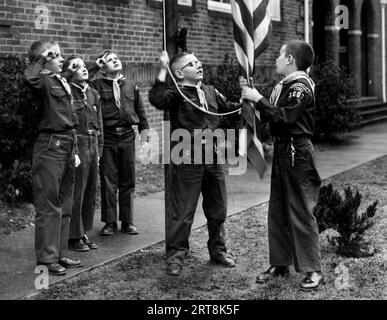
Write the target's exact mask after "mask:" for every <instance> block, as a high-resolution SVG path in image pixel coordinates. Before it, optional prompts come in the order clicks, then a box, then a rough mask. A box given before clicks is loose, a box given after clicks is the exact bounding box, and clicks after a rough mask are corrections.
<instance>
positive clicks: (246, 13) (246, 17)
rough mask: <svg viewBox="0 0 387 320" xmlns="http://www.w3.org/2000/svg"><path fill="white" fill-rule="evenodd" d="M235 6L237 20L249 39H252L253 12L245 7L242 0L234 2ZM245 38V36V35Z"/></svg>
mask: <svg viewBox="0 0 387 320" xmlns="http://www.w3.org/2000/svg"><path fill="white" fill-rule="evenodd" d="M235 3H236V4H237V6H236V7H238V8H239V12H238V18H239V19H240V20H241V23H243V25H244V27H245V29H246V31H247V32H248V34H249V36H250V38H251V39H253V37H254V22H253V11H251V10H252V8H251V10H250V9H249V8H248V7H247V6H246V3H245V1H243V0H235ZM246 36H247V35H246Z"/></svg>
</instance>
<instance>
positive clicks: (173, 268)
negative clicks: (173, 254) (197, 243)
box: [166, 263, 183, 276]
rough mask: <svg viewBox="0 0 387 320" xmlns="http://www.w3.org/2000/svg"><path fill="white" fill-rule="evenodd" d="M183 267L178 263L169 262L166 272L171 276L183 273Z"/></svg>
mask: <svg viewBox="0 0 387 320" xmlns="http://www.w3.org/2000/svg"><path fill="white" fill-rule="evenodd" d="M182 269H183V267H182V266H181V264H178V263H169V264H168V265H167V269H166V273H167V274H168V275H170V276H178V275H180V273H181V270H182Z"/></svg>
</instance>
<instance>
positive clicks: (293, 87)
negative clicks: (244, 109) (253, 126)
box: [256, 78, 315, 138]
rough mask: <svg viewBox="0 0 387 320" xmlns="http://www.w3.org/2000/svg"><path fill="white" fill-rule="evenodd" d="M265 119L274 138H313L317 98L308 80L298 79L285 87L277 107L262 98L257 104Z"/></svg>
mask: <svg viewBox="0 0 387 320" xmlns="http://www.w3.org/2000/svg"><path fill="white" fill-rule="evenodd" d="M256 108H257V110H259V111H260V112H261V115H262V117H263V119H265V120H267V121H268V122H269V124H270V131H271V134H272V135H273V136H277V137H291V136H307V137H309V138H311V137H312V135H313V131H314V123H315V120H314V119H315V97H314V93H313V90H312V88H311V86H310V84H309V82H308V81H307V80H306V79H302V78H301V79H297V80H294V81H291V82H289V83H285V84H284V85H283V88H282V91H281V95H280V97H279V99H278V102H277V106H274V105H272V104H271V103H270V102H269V101H268V100H267V99H265V98H262V99H261V100H260V101H259V102H258V103H256Z"/></svg>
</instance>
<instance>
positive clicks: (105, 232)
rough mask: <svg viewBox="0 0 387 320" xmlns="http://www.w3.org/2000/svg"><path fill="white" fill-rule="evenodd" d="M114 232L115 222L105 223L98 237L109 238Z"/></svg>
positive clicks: (115, 228)
mask: <svg viewBox="0 0 387 320" xmlns="http://www.w3.org/2000/svg"><path fill="white" fill-rule="evenodd" d="M116 230H117V223H116V222H111V223H106V224H105V226H104V227H103V228H102V229H101V232H100V235H101V236H110V235H112V234H113V233H114V231H116Z"/></svg>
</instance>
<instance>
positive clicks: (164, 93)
mask: <svg viewBox="0 0 387 320" xmlns="http://www.w3.org/2000/svg"><path fill="white" fill-rule="evenodd" d="M201 89H202V90H203V92H204V95H205V98H206V101H207V105H208V111H210V112H214V113H224V112H229V111H232V110H235V109H237V108H238V107H239V105H237V104H234V103H231V102H228V101H227V99H226V98H225V97H224V96H223V95H222V94H221V93H219V92H218V91H217V90H216V89H215V88H214V87H212V86H206V85H203V86H202V87H201ZM180 90H181V91H182V92H183V93H184V95H185V96H186V97H187V98H189V99H190V100H191V101H192V102H194V103H195V104H196V105H198V106H200V101H199V96H198V93H197V90H196V88H195V87H192V86H181V87H180ZM149 102H150V103H151V104H152V105H154V106H155V107H156V108H157V109H160V110H168V111H169V116H170V122H171V129H172V131H174V130H176V129H185V130H188V132H189V133H190V136H191V141H186V140H184V139H183V142H187V143H190V144H191V151H190V152H188V151H185V153H184V154H183V157H184V158H185V161H186V160H187V161H197V160H198V161H203V160H204V159H202V158H201V156H200V154H202V156H203V157H204V156H205V153H202V152H200V151H199V149H201V148H202V147H204V146H206V147H208V146H209V145H211V144H214V145H215V146H216V145H219V143H221V142H224V141H219V140H218V139H219V138H218V135H217V134H216V133H214V135H213V136H212V138H211V139H207V137H208V138H209V136H208V132H206V133H204V132H203V131H204V130H210V131H212V132H214V130H217V129H219V130H221V127H220V117H219V116H216V115H210V114H207V113H204V112H202V111H200V110H198V109H197V108H196V107H194V106H193V105H192V104H191V103H189V102H188V101H187V100H185V98H183V97H182V96H181V94H180V93H179V92H178V90H177V89H176V88H175V87H172V88H168V86H167V85H166V83H165V82H161V81H158V80H156V82H155V84H154V86H153V87H152V89H151V90H150V92H149ZM233 118H234V119H235V117H233ZM203 138H204V140H202V139H203ZM214 138H215V139H214ZM197 141H201V145H197V143H196V142H197ZM178 143H179V141H172V142H171V147H172V148H173V147H174V146H175V145H177V144H178ZM213 150H216V148H214V149H213ZM215 152H217V151H215ZM213 156H215V155H214V154H213Z"/></svg>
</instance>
